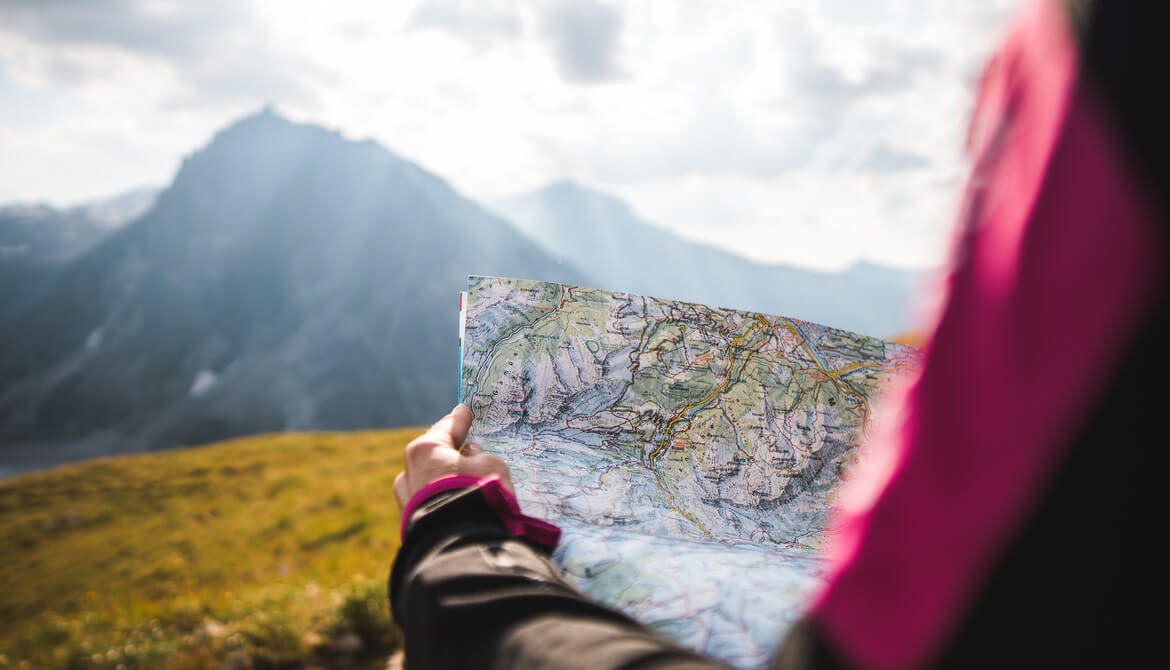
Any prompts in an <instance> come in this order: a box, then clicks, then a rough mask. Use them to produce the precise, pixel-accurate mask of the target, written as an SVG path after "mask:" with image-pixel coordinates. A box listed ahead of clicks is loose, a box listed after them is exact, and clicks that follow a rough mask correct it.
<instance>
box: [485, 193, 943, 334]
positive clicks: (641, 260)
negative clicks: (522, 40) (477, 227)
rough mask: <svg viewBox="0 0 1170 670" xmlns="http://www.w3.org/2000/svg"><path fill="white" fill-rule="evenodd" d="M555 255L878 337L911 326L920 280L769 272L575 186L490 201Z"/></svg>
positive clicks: (642, 281)
mask: <svg viewBox="0 0 1170 670" xmlns="http://www.w3.org/2000/svg"><path fill="white" fill-rule="evenodd" d="M488 204H489V206H490V207H491V208H492V209H494V210H495V211H496V212H497V213H499V214H500V215H501V216H503V217H505V218H507V219H509V220H511V221H512V222H513V223H515V224H516V225H517V226H518V227H519V228H520V229H521V230H522V231H524V232H525V233H526V234H527V235H529V236H530V237H532V239H534V240H536V241H537V242H538V243H539V244H540V245H541V246H542V247H543V248H544V249H545V250H547V251H548V252H549V253H551V254H553V255H555V256H557V257H559V258H562V259H564V260H565V261H566V262H569V263H572V264H576V265H577V266H578V267H580V268H582V269H583V270H584V271H586V272H588V273H589V275H590V276H592V277H595V278H597V279H598V281H599V282H600V284H601V285H602V286H604V287H607V288H617V289H621V290H623V291H630V292H632V293H642V294H646V295H654V296H660V297H665V298H677V299H681V300H690V301H694V302H701V303H705V304H712V305H719V306H723V307H734V308H737V309H745V310H751V311H758V312H764V313H767V314H783V315H785V316H792V317H796V318H799V319H805V320H808V321H815V322H817V323H821V324H825V325H830V326H836V327H838V328H844V329H847V330H853V331H857V332H861V333H866V334H870V335H878V336H886V337H888V336H890V335H893V334H894V333H898V332H902V331H904V330H906V329H907V327H908V326H907V311H908V304H909V299H910V294H911V292H912V290H913V288H914V287H915V285H916V284H917V282H918V281H919V280H920V276H919V273H916V272H911V271H906V270H898V269H894V268H888V267H882V266H878V265H873V264H868V263H859V264H856V265H854V266H852V267H850V268H848V269H847V270H845V271H843V272H837V273H834V272H815V271H812V270H804V269H801V268H795V267H791V266H785V265H767V264H762V263H755V262H752V261H749V260H747V259H745V258H743V257H741V256H737V255H735V254H732V253H729V252H726V251H722V250H719V249H715V248H713V247H710V246H707V245H704V244H699V243H696V242H690V241H687V240H684V239H682V238H680V237H678V236H677V235H675V234H674V233H671V232H670V231H668V230H666V229H664V228H660V227H657V226H654V225H653V224H650V223H648V222H646V221H644V220H642V219H641V218H639V217H638V215H637V214H635V213H634V212H633V211H632V210H631V209H630V208H629V206H627V205H626V204H625V203H624V202H622V201H621V200H619V199H617V198H614V197H612V196H609V195H606V194H603V193H598V192H596V191H592V190H589V189H586V188H584V187H582V186H579V185H577V184H574V183H572V182H558V183H555V184H551V185H549V186H546V187H544V188H542V189H539V190H537V191H534V192H532V193H527V194H524V195H519V196H515V197H511V198H506V199H501V200H495V201H491V202H490V203H488Z"/></svg>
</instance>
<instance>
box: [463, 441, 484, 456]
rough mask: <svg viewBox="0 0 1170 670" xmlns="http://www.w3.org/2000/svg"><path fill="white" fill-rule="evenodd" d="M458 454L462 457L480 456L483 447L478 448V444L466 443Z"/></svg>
mask: <svg viewBox="0 0 1170 670" xmlns="http://www.w3.org/2000/svg"><path fill="white" fill-rule="evenodd" d="M459 453H461V454H463V455H464V456H474V455H476V454H482V453H483V447H481V446H479V443H478V442H466V443H464V445H463V448H462V449H460V450H459Z"/></svg>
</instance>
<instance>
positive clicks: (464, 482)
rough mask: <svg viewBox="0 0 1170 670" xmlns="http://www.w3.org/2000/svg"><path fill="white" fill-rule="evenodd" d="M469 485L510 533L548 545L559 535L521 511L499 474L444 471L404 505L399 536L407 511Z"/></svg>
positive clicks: (553, 545) (408, 514)
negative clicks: (463, 473)
mask: <svg viewBox="0 0 1170 670" xmlns="http://www.w3.org/2000/svg"><path fill="white" fill-rule="evenodd" d="M469 488H478V489H479V491H480V493H481V494H482V495H483V498H484V500H485V501H486V502H487V504H488V506H490V507H491V508H492V511H494V512H495V513H496V516H498V517H499V518H500V521H501V522H502V523H503V524H504V528H505V529H507V531H508V533H509V534H510V535H512V536H514V537H520V538H524V539H526V540H528V541H530V542H535V543H536V544H539V545H542V546H545V547H548V548H549V549H552V548H553V547H555V546H557V542H558V541H559V540H560V539H561V529H560V528H558V527H557V526H554V525H553V524H551V523H549V522H547V521H543V520H541V519H537V518H535V517H530V516H525V515H524V514H522V513H521V512H520V503H518V502H516V496H514V495H512V492H511V491H509V490H508V489H506V488H504V485H503V484H502V483H500V477H499V475H492V476H490V477H484V478H482V479H480V478H478V477H472V476H470V475H447V476H446V477H439V478H438V479H436V480H435V481H433V482H431V483H430V484H427V485H426V486H424V487H422V488H421V489H419V490H418V491H417V492H416V493H415V494H414V495H413V496H411V497H410V500H409V501H407V503H406V507H404V508H403V510H402V525H401V526H399V529H398V534H399V537H401V538H403V539H405V537H406V525H407V523H409V522H410V517H411V515H413V514H414V512H415V510H416V509H418V506H419V505H421V504H422V503H424V502H426V501H427V500H429V499H431V498H433V497H435V496H437V495H439V494H440V493H444V492H446V491H451V490H453V489H469Z"/></svg>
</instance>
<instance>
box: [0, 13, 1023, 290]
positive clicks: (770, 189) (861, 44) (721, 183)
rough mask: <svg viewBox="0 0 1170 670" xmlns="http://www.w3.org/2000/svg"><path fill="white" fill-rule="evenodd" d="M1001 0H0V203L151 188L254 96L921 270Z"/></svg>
mask: <svg viewBox="0 0 1170 670" xmlns="http://www.w3.org/2000/svg"><path fill="white" fill-rule="evenodd" d="M1020 4H1021V0H799V1H789V0H770V1H768V2H751V1H737V2H726V1H725V0H723V1H708V0H674V1H657V0H624V1H622V2H605V1H602V0H405V1H399V2H394V1H385V0H383V1H358V0H352V1H351V0H333V1H331V2H309V1H301V0H201V1H200V2H189V1H184V0H0V202H10V201H20V202H34V201H41V202H47V203H50V204H55V205H66V204H73V203H77V202H81V201H85V200H90V199H94V198H100V197H104V196H110V195H114V194H116V193H118V192H120V191H124V190H127V189H130V188H134V187H138V186H142V185H150V184H153V185H160V186H161V185H165V184H166V183H168V182H169V181H170V179H171V178H172V177H173V176H174V173H175V171H176V170H177V169H178V166H179V163H180V161H181V159H182V157H183V156H184V155H187V154H190V153H191V152H193V151H195V150H196V149H198V148H200V147H201V146H203V145H205V144H206V143H207V142H208V141H209V139H210V138H211V136H212V135H213V134H214V133H215V131H216V130H218V129H220V128H222V127H223V126H226V125H228V124H229V123H231V122H232V121H234V120H236V119H237V118H239V117H241V116H244V115H246V114H250V113H253V112H255V111H257V110H258V109H260V108H261V107H263V106H264V105H266V104H272V105H274V106H275V107H276V109H277V110H278V111H279V112H280V113H282V114H284V115H286V116H288V117H290V118H292V119H294V120H296V121H303V122H312V123H318V124H321V125H324V126H327V127H330V128H335V129H338V130H340V131H341V132H342V133H343V134H344V135H345V136H346V137H350V138H353V139H365V138H373V139H375V140H377V141H378V142H380V143H381V144H382V145H384V146H385V147H387V148H388V149H390V150H392V151H394V152H395V153H397V154H399V155H401V156H403V157H404V158H407V159H409V160H412V161H415V162H416V163H418V164H420V165H421V166H422V167H424V168H426V169H428V170H430V171H432V172H435V173H437V174H439V175H440V176H442V177H444V178H445V179H447V180H448V181H449V182H450V183H451V184H452V185H453V186H454V187H455V188H456V189H458V190H459V191H460V192H462V193H464V194H465V195H468V196H470V197H472V198H484V199H487V198H493V197H502V196H507V195H512V194H516V193H520V192H524V191H528V190H532V189H535V188H539V187H540V186H542V185H544V184H546V183H548V182H551V181H555V180H559V179H572V180H575V181H578V182H580V183H582V184H584V185H587V186H591V187H594V188H597V189H600V190H603V191H606V192H609V193H612V194H614V195H617V196H619V197H621V198H623V199H624V200H626V201H627V202H628V203H629V204H630V205H631V206H632V207H633V208H634V210H635V211H636V212H637V213H639V214H640V215H641V216H642V217H643V218H645V219H647V220H649V221H652V222H654V223H656V224H658V225H661V226H665V227H667V228H669V229H671V230H674V231H676V232H678V233H679V234H681V235H683V236H685V237H687V238H690V239H695V240H699V241H704V242H709V243H711V244H714V245H716V246H720V247H723V248H726V249H730V250H732V251H735V252H737V253H740V254H742V255H745V256H747V257H749V258H752V259H754V260H759V261H766V262H780V263H788V264H793V265H799V266H804V267H811V268H816V269H827V270H834V269H840V268H842V267H845V266H847V265H849V264H851V263H854V262H857V261H862V260H864V261H870V262H877V263H883V264H887V265H894V266H899V267H909V268H929V267H934V266H937V265H938V264H940V263H941V262H942V260H943V256H944V253H945V248H946V245H947V241H948V239H949V234H950V230H951V227H952V224H953V220H954V216H955V210H956V207H957V202H958V198H959V195H960V191H961V188H962V185H963V179H964V174H965V170H966V167H967V160H966V158H965V156H964V154H963V138H964V132H965V129H966V121H967V117H968V115H969V112H970V109H971V106H972V104H973V95H974V87H975V84H976V82H977V80H978V76H979V73H980V71H981V69H982V66H983V64H984V62H985V61H986V59H987V57H988V56H989V55H990V53H991V52H992V51H993V50H994V48H995V46H996V45H997V43H998V40H999V39H1000V37H1001V36H1002V32H1003V30H1004V29H1005V27H1006V26H1007V24H1008V23H1009V21H1010V19H1011V17H1012V16H1013V15H1014V14H1015V13H1016V12H1017V11H1018V10H1019V6H1020Z"/></svg>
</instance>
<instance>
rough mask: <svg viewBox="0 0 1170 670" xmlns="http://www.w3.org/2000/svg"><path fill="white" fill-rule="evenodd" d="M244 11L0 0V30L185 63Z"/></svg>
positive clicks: (213, 3) (213, 4)
mask: <svg viewBox="0 0 1170 670" xmlns="http://www.w3.org/2000/svg"><path fill="white" fill-rule="evenodd" d="M243 18H244V16H243V15H242V14H241V13H240V11H239V10H238V4H237V3H231V2H226V1H224V0H204V1H201V2H198V3H184V2H177V1H171V2H161V3H159V2H155V3H150V2H145V1H144V0H0V30H3V31H4V32H15V33H18V34H20V35H22V36H24V37H26V38H31V39H35V40H38V41H40V42H43V43H48V44H54V45H63V46H90V47H113V48H117V49H123V50H126V51H133V52H137V53H141V54H147V55H153V56H157V57H161V58H163V59H165V60H168V61H171V62H175V63H190V62H192V61H194V60H196V59H198V58H200V57H201V56H202V55H203V54H204V53H206V51H207V47H208V46H209V44H208V42H209V41H211V40H212V39H214V36H216V35H218V34H220V33H221V32H222V31H223V30H224V29H225V28H230V27H231V26H232V25H235V24H238V23H240V22H241V20H242V19H243Z"/></svg>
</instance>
